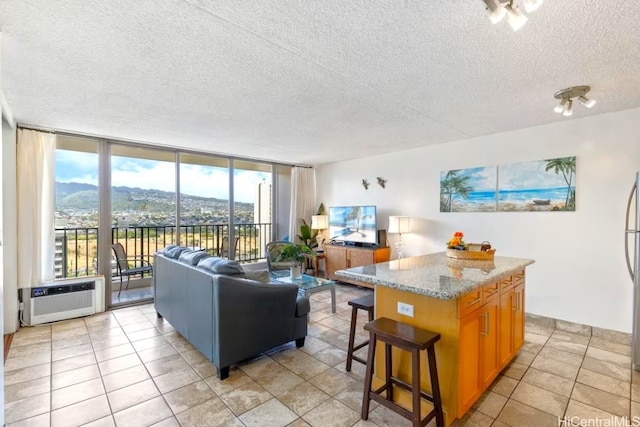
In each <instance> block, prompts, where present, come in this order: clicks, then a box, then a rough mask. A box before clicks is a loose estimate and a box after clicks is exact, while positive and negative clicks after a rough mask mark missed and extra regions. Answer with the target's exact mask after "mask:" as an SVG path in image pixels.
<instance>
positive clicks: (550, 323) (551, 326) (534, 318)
mask: <svg viewBox="0 0 640 427" xmlns="http://www.w3.org/2000/svg"><path fill="white" fill-rule="evenodd" d="M525 319H526V323H527V325H529V326H530V332H532V333H535V329H536V328H541V329H542V330H560V331H564V332H570V333H572V334H578V335H584V336H590V337H596V338H602V339H603V340H607V341H612V342H615V343H619V344H625V345H631V334H629V333H626V332H620V331H614V330H611V329H604V328H599V327H597V326H590V325H583V324H581V323H574V322H568V321H566V320H560V319H554V318H552V317H546V316H540V315H537V314H531V313H525ZM526 329H527V328H526V327H525V331H526Z"/></svg>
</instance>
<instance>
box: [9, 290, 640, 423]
mask: <svg viewBox="0 0 640 427" xmlns="http://www.w3.org/2000/svg"><path fill="white" fill-rule="evenodd" d="M367 292H369V291H367V290H364V289H359V288H354V287H350V286H338V289H337V301H338V313H336V314H331V309H330V294H329V293H328V292H321V293H318V294H314V295H313V296H312V313H311V315H310V318H311V319H310V324H309V335H308V337H307V340H306V343H305V346H304V347H303V348H301V349H296V348H295V345H294V344H293V343H290V344H288V345H284V346H281V347H279V348H277V349H274V350H272V351H270V352H268V353H267V354H264V355H261V356H260V357H257V358H255V359H254V360H252V361H249V362H246V363H242V364H241V365H240V366H235V367H233V368H232V369H231V375H230V377H229V379H227V380H225V381H219V380H218V379H217V377H216V376H215V373H216V370H215V367H214V366H213V365H212V364H210V363H209V362H208V361H207V360H205V358H204V357H203V356H202V355H201V354H200V353H199V352H198V351H197V350H195V349H194V348H193V347H192V346H191V345H190V344H189V343H187V342H186V341H185V340H184V339H183V338H182V337H181V336H180V335H179V334H177V333H176V332H175V331H174V330H173V328H172V327H171V326H170V325H169V324H168V323H167V322H166V321H164V320H163V319H156V315H155V311H154V309H153V305H151V304H148V305H144V306H139V307H129V308H124V309H120V310H115V311H111V312H107V313H101V314H98V315H95V316H91V317H87V318H83V319H75V320H70V321H65V322H59V323H56V324H53V325H49V326H40V327H32V328H23V329H20V331H19V332H18V333H16V334H15V336H14V339H13V343H12V345H11V349H10V352H9V358H8V359H7V361H6V364H5V420H6V422H7V425H9V426H65V427H68V426H79V425H87V426H114V425H117V426H118V427H121V426H149V425H155V426H165V427H168V426H179V425H180V426H260V427H268V426H298V427H300V426H309V425H310V426H314V427H316V426H317V427H327V426H359V427H365V426H393V427H395V426H400V427H401V426H408V425H410V423H409V422H408V421H407V420H405V419H404V418H402V417H400V416H398V415H396V414H395V413H393V412H391V411H388V410H387V409H386V408H384V407H381V406H378V405H376V404H375V403H373V404H372V411H371V413H370V416H369V420H368V421H362V420H360V415H359V411H360V405H361V398H362V389H363V382H362V380H363V375H364V366H362V365H360V364H358V363H354V367H353V370H352V372H346V371H345V369H344V365H345V364H344V362H345V359H346V351H345V350H346V346H347V340H348V331H349V329H348V328H349V321H350V306H348V305H347V302H348V301H349V300H350V299H353V298H356V297H359V296H362V295H364V294H365V293H367ZM365 321H366V318H365V314H364V313H362V314H361V317H360V318H359V321H358V323H359V325H363V324H364V323H365ZM544 325H545V322H541V323H537V322H534V321H533V320H532V321H531V322H528V323H527V325H526V343H525V346H524V348H523V349H522V350H521V351H520V353H519V354H518V356H517V358H516V360H515V361H514V362H513V363H512V364H511V365H510V366H509V367H508V368H507V369H505V371H504V372H503V373H502V375H500V376H499V377H498V378H497V379H496V381H495V382H494V383H493V385H492V386H491V388H490V390H489V391H487V393H485V395H484V396H482V397H481V398H480V400H479V401H478V402H477V403H476V405H475V406H474V409H473V410H471V411H470V412H469V413H468V414H467V416H466V417H465V418H464V419H463V420H461V421H457V422H456V423H457V425H465V426H491V425H493V426H536V427H538V426H559V425H563V426H569V425H572V424H570V423H569V422H567V423H560V420H561V419H567V420H569V421H571V422H573V425H580V424H579V422H580V419H581V418H584V419H591V420H594V419H596V417H599V418H600V419H601V420H603V419H609V420H613V417H627V418H628V417H633V416H640V403H638V402H640V387H639V385H640V375H636V374H635V373H632V370H631V368H630V352H631V347H630V343H629V338H628V336H626V335H624V334H616V333H606V332H605V333H603V332H602V331H596V330H595V329H594V330H593V335H591V334H592V331H591V329H590V328H587V329H585V330H582V329H580V328H576V327H575V325H574V327H567V325H563V324H562V323H561V322H558V325H557V326H558V329H554V328H549V327H545V326H544ZM568 330H569V331H573V332H569V331H568ZM574 332H580V333H574ZM587 332H588V333H587ZM596 332H598V333H597V334H596ZM365 338H366V335H365V334H364V333H363V332H359V339H365ZM361 351H363V352H364V351H366V349H363V350H361ZM565 417H566V418H565ZM612 422H613V421H611V423H610V424H590V425H625V424H612ZM618 422H619V421H618ZM429 425H430V426H431V425H433V422H432V423H431V424H429ZM585 425H586V424H585Z"/></svg>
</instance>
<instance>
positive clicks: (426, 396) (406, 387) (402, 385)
mask: <svg viewBox="0 0 640 427" xmlns="http://www.w3.org/2000/svg"><path fill="white" fill-rule="evenodd" d="M390 383H391V384H395V385H397V386H398V387H400V388H401V389H404V390H406V391H408V392H409V393H412V392H413V389H412V388H411V386H410V385H409V384H407V383H405V382H404V381H402V380H399V379H398V378H395V377H391V380H390ZM386 388H387V384H385V385H383V386H382V387H381V388H379V389H378V390H382V389H386ZM378 390H376V391H375V393H378ZM420 397H422V398H423V399H425V400H428V401H429V402H431V403H433V396H432V395H430V394H427V393H425V392H424V391H422V390H420Z"/></svg>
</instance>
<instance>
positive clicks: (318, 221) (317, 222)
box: [311, 215, 329, 249]
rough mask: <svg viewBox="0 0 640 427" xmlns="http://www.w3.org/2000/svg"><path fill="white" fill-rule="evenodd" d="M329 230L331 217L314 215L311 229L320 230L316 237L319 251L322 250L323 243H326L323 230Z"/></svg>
mask: <svg viewBox="0 0 640 427" xmlns="http://www.w3.org/2000/svg"><path fill="white" fill-rule="evenodd" d="M327 228H329V217H328V216H327V215H313V216H312V217H311V229H312V230H318V235H317V236H316V242H318V249H322V242H324V237H323V236H322V230H326V229H327Z"/></svg>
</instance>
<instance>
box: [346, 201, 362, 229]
mask: <svg viewBox="0 0 640 427" xmlns="http://www.w3.org/2000/svg"><path fill="white" fill-rule="evenodd" d="M360 209H361V208H360V206H358V207H354V208H352V209H351V212H349V214H348V215H347V217H346V218H345V220H346V221H347V224H348V221H349V220H355V222H356V232H359V231H360V215H361V212H360Z"/></svg>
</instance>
